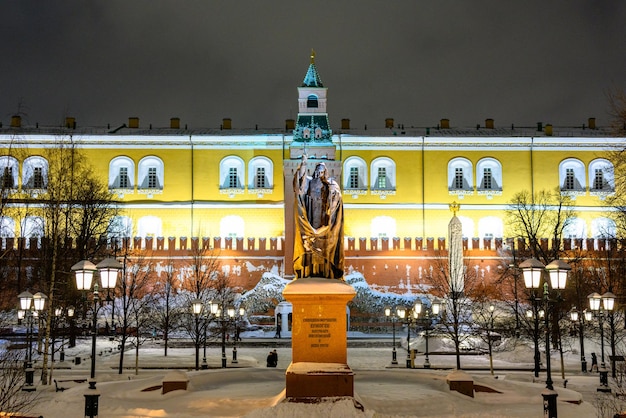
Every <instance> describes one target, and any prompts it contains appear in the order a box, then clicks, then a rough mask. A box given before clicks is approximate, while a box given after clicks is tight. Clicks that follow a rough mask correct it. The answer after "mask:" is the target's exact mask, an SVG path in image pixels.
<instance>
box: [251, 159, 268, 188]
mask: <svg viewBox="0 0 626 418" xmlns="http://www.w3.org/2000/svg"><path fill="white" fill-rule="evenodd" d="M273 178H274V164H273V163H272V160H270V159H269V158H267V157H254V158H253V159H251V160H250V162H249V163H248V189H271V188H273V184H272V180H273Z"/></svg>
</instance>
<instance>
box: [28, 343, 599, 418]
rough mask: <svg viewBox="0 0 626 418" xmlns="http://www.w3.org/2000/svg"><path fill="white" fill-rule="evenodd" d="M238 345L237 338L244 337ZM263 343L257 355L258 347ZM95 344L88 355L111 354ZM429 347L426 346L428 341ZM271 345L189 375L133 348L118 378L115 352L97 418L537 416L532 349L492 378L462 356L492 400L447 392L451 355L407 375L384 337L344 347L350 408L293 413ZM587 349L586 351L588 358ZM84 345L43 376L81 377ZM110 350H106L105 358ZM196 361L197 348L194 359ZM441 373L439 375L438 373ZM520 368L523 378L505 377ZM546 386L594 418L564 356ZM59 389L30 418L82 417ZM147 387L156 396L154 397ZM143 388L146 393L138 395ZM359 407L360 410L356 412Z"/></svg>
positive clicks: (575, 368) (285, 350)
mask: <svg viewBox="0 0 626 418" xmlns="http://www.w3.org/2000/svg"><path fill="white" fill-rule="evenodd" d="M244 339H246V336H245V335H244ZM261 342H262V343H263V346H258V345H261ZM113 344H114V343H111V342H109V341H105V340H99V341H98V352H99V351H101V350H104V351H106V347H107V346H110V345H113ZM433 344H434V345H435V346H436V342H433ZM274 345H277V344H276V340H273V339H271V338H268V339H263V340H259V344H257V346H255V347H246V346H245V345H244V346H243V347H240V348H239V349H238V359H239V363H238V364H237V368H235V367H233V366H234V365H232V364H231V355H232V351H231V350H232V347H231V346H230V345H229V347H228V364H229V368H227V369H220V368H218V367H219V365H220V350H219V348H217V347H215V346H211V347H209V348H208V349H207V361H208V363H209V367H210V369H208V370H200V371H195V370H192V369H193V365H194V359H195V352H194V349H193V348H176V349H170V350H169V353H168V356H167V357H164V356H163V349H162V347H160V346H159V345H158V344H156V343H153V344H150V345H149V346H146V347H145V348H142V349H141V351H140V355H139V367H140V369H139V374H138V375H135V371H134V370H133V369H125V370H124V373H123V374H122V375H119V374H117V364H118V360H119V354H118V353H115V352H114V353H112V354H104V355H102V356H98V357H97V361H96V364H97V373H96V379H97V381H98V385H97V387H98V389H97V390H98V391H99V393H100V395H101V396H100V405H99V412H100V415H99V416H100V417H168V418H169V417H176V418H185V417H254V418H266V417H267V418H281V417H348V418H349V417H413V416H420V417H529V416H541V414H542V413H543V406H542V397H541V392H542V391H543V389H544V388H545V378H546V375H545V372H542V373H541V375H540V377H539V378H538V379H536V381H534V379H533V374H532V372H531V371H530V370H531V369H532V350H531V349H530V348H529V347H527V346H523V345H520V346H519V347H517V348H516V349H514V350H508V351H505V352H498V353H496V354H495V356H494V366H495V367H496V372H495V375H494V376H492V375H491V374H490V372H489V359H488V356H486V355H467V356H463V357H462V367H463V368H464V369H466V372H467V373H468V374H469V375H471V377H472V378H473V379H474V381H475V383H477V384H480V385H482V386H485V387H488V388H492V389H494V390H496V391H497V392H499V393H486V392H477V393H476V394H475V397H474V398H470V397H467V396H464V395H461V394H459V393H457V392H453V391H450V390H449V388H448V385H447V383H446V376H448V374H449V373H450V372H451V369H452V368H453V367H454V364H455V357H454V356H451V355H431V356H430V362H431V364H432V369H430V370H425V369H422V368H421V367H422V365H423V362H424V356H423V354H422V355H418V356H417V357H416V359H415V367H417V368H416V369H407V368H406V367H405V365H406V350H405V349H402V348H399V349H398V352H397V353H398V356H397V357H398V363H399V364H398V366H395V367H392V366H391V365H390V363H391V338H389V336H379V337H378V338H373V339H371V342H368V344H361V345H367V347H358V348H349V349H348V362H349V365H350V366H351V368H352V369H353V371H354V372H355V384H354V391H355V400H354V401H352V400H339V401H335V402H331V401H328V402H322V403H319V404H314V405H311V404H297V403H287V402H285V401H284V388H285V369H286V368H287V367H288V365H289V363H290V361H291V348H289V347H284V346H277V347H276V350H277V352H278V358H279V362H278V367H277V368H276V369H273V368H267V367H266V366H265V357H266V355H267V353H268V351H269V350H270V349H272V348H273V346H274ZM595 349H596V348H595V347H594V346H593V343H591V342H590V343H589V346H588V348H587V350H589V352H591V350H595ZM89 351H90V346H89V340H86V341H84V342H82V343H81V344H80V345H78V346H77V347H76V348H73V349H71V350H67V351H66V361H65V362H63V363H56V367H57V369H55V370H54V372H53V377H54V378H56V379H58V380H71V379H78V378H87V377H88V376H89V370H90V362H89V359H88V358H83V359H82V362H81V364H80V365H74V364H73V363H72V362H71V359H73V358H74V357H76V356H81V357H87V356H88V353H89ZM114 351H115V350H114ZM200 358H202V349H201V350H200ZM134 364H135V356H134V351H127V352H126V354H125V366H126V367H130V368H132V367H134ZM175 367H183V368H184V370H183V372H184V373H186V376H187V378H188V379H189V385H188V388H187V390H185V391H183V390H177V391H173V392H169V393H167V394H161V390H160V388H159V387H160V385H161V384H162V381H163V378H164V376H165V375H166V374H168V373H170V372H171V370H170V369H168V368H175ZM443 368H445V369H443ZM507 368H508V369H513V368H515V369H520V368H525V369H527V370H526V371H511V370H505V369H507ZM552 370H553V371H552V378H553V380H554V382H555V383H554V385H555V390H556V391H557V392H558V394H559V396H558V412H559V416H560V417H562V418H563V417H565V418H567V417H577V418H578V417H595V416H597V415H596V409H595V407H594V399H595V397H596V396H597V395H596V388H597V386H598V382H599V378H598V375H597V374H582V373H580V357H579V355H578V354H577V353H569V354H568V355H567V356H566V357H565V379H567V388H565V387H564V386H565V384H564V381H563V379H562V377H561V370H560V358H559V357H558V355H554V356H552ZM62 385H64V386H66V387H67V388H68V389H67V390H65V391H63V392H55V389H54V385H52V386H38V391H39V392H40V396H41V399H40V403H39V404H38V405H37V407H36V408H35V409H34V410H33V411H32V413H33V415H35V416H37V415H42V416H44V417H45V418H56V417H59V418H61V417H67V418H72V417H82V416H83V411H84V402H85V401H84V396H83V395H84V394H85V392H86V390H87V385H86V384H85V383H82V384H77V383H74V382H66V383H63V384H62ZM155 388H156V389H155ZM146 389H153V390H146ZM357 406H358V407H362V409H361V408H357Z"/></svg>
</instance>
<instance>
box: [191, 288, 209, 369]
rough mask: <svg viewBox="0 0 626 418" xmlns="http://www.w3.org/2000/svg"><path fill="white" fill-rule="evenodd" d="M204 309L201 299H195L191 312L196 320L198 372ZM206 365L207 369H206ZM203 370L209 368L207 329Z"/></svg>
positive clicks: (192, 302)
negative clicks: (201, 318)
mask: <svg viewBox="0 0 626 418" xmlns="http://www.w3.org/2000/svg"><path fill="white" fill-rule="evenodd" d="M203 308H204V304H203V303H202V300H201V299H194V300H192V301H191V312H192V313H193V317H194V320H195V325H196V338H195V340H196V341H195V345H196V370H198V369H199V357H200V354H199V352H200V314H201V313H202V310H203ZM205 365H206V367H205ZM202 368H204V369H206V368H208V365H207V362H206V327H205V329H204V358H203V359H202Z"/></svg>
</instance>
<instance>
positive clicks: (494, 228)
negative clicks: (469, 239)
mask: <svg viewBox="0 0 626 418" xmlns="http://www.w3.org/2000/svg"><path fill="white" fill-rule="evenodd" d="M503 235H504V224H503V222H502V219H500V218H498V217H497V216H485V217H484V218H480V219H479V220H478V237H479V238H482V239H485V238H488V239H493V238H502V236H503Z"/></svg>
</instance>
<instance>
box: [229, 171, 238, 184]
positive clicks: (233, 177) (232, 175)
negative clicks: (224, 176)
mask: <svg viewBox="0 0 626 418" xmlns="http://www.w3.org/2000/svg"><path fill="white" fill-rule="evenodd" d="M228 187H230V188H237V187H239V178H238V177H237V167H230V168H229V169H228Z"/></svg>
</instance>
